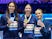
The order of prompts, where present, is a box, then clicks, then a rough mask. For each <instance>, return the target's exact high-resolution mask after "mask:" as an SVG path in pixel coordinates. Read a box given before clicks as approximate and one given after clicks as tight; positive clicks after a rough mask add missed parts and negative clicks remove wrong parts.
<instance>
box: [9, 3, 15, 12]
mask: <svg viewBox="0 0 52 39" xmlns="http://www.w3.org/2000/svg"><path fill="white" fill-rule="evenodd" d="M8 9H9V12H14V10H15V5H14V3H10V4H9V6H8Z"/></svg>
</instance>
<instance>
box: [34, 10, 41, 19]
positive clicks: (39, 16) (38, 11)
mask: <svg viewBox="0 0 52 39" xmlns="http://www.w3.org/2000/svg"><path fill="white" fill-rule="evenodd" d="M35 14H36V16H37V18H38V19H41V18H42V11H41V10H36V11H35Z"/></svg>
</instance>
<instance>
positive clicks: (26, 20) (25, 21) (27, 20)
mask: <svg viewBox="0 0 52 39" xmlns="http://www.w3.org/2000/svg"><path fill="white" fill-rule="evenodd" d="M30 19H31V15H30V17H29V18H28V19H27V17H26V15H25V19H24V23H28V22H29V21H30Z"/></svg>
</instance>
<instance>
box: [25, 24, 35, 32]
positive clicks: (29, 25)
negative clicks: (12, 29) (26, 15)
mask: <svg viewBox="0 0 52 39" xmlns="http://www.w3.org/2000/svg"><path fill="white" fill-rule="evenodd" d="M33 29H34V24H27V26H26V28H25V29H24V33H33Z"/></svg>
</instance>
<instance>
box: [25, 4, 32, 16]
mask: <svg viewBox="0 0 52 39" xmlns="http://www.w3.org/2000/svg"><path fill="white" fill-rule="evenodd" d="M31 11H32V8H31V6H30V5H29V4H27V5H26V6H25V14H27V15H30V14H31Z"/></svg>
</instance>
